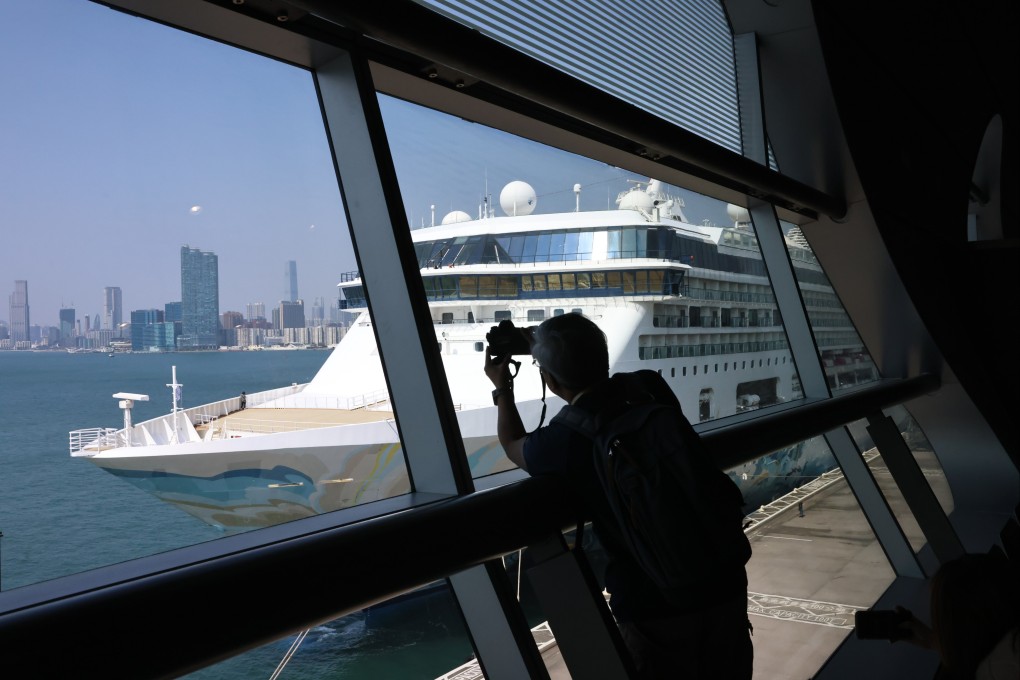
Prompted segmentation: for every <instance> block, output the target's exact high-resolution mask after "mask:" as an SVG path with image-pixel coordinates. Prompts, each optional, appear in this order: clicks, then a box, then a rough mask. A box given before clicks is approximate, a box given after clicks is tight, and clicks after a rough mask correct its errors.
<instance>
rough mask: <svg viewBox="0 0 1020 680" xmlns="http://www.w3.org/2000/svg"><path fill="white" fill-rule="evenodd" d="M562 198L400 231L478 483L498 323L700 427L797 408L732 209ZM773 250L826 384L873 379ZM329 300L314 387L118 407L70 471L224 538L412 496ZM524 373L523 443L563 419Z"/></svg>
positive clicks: (807, 447) (378, 377)
mask: <svg viewBox="0 0 1020 680" xmlns="http://www.w3.org/2000/svg"><path fill="white" fill-rule="evenodd" d="M574 191H575V193H576V194H577V209H576V210H575V211H572V212H560V213H554V214H541V213H540V212H538V211H537V210H536V208H537V203H538V197H537V195H536V193H535V190H534V189H533V188H532V187H531V186H530V185H529V184H527V183H526V182H523V181H514V182H511V183H509V184H507V185H506V186H505V187H504V188H503V190H502V191H501V193H500V195H499V199H498V201H499V205H500V208H501V210H502V213H503V214H501V215H499V216H497V214H496V210H495V206H494V201H492V200H491V199H488V198H487V199H486V200H484V201H483V203H482V205H481V206H480V207H479V209H478V214H477V216H475V217H472V216H471V215H469V214H468V213H466V212H463V211H453V212H451V213H449V214H447V215H446V216H445V217H443V218H442V220H441V221H440V223H439V224H433V225H432V226H427V227H423V228H419V229H415V230H413V231H412V237H413V241H414V245H415V250H416V253H417V257H418V262H419V266H420V269H421V276H422V279H423V283H424V288H425V294H426V296H427V298H428V301H429V308H430V309H431V312H432V319H433V324H434V328H435V334H436V346H437V350H438V351H439V352H440V353H441V355H442V359H443V364H444V366H445V370H446V374H447V378H448V383H449V386H450V392H451V396H452V399H453V403H454V405H455V408H456V411H457V418H458V422H459V426H460V431H461V434H462V436H463V439H464V445H465V451H466V453H467V456H468V459H469V463H470V467H471V470H472V474H473V476H474V477H476V478H477V477H480V476H484V475H487V474H491V473H495V472H499V471H502V470H506V469H509V468H511V467H512V463H510V462H509V461H508V459H507V458H506V457H505V455H504V454H503V451H502V448H501V447H500V445H499V443H498V440H497V439H496V435H495V424H496V413H495V407H494V406H493V405H492V399H491V394H490V392H491V388H492V386H491V384H489V382H488V380H486V379H485V376H484V374H483V372H482V365H483V362H484V351H485V347H486V339H485V336H486V333H487V332H488V331H489V330H490V329H491V328H492V327H493V326H494V325H495V324H498V323H499V322H500V321H502V320H504V319H509V320H510V321H512V322H513V323H514V324H515V325H517V326H528V325H536V324H539V323H541V322H542V320H543V319H546V318H549V317H551V316H555V315H560V314H571V313H578V314H584V315H586V316H588V317H589V318H591V319H593V320H594V321H595V322H596V323H597V324H598V325H599V326H600V327H601V328H602V329H603V330H604V331H605V333H606V336H607V341H608V345H609V355H610V365H611V370H612V371H613V372H618V371H632V370H637V369H645V368H647V369H653V370H657V371H659V373H660V374H662V376H663V377H664V378H665V379H666V381H667V382H668V383H669V384H670V385H671V386H672V388H673V389H674V391H675V392H676V394H677V396H678V397H679V399H680V403H681V405H682V407H683V409H684V412H685V413H686V414H687V416H688V418H690V420H691V421H692V422H694V423H697V422H702V421H706V420H711V419H714V418H718V417H722V416H727V415H732V414H735V413H739V412H741V411H745V410H751V409H757V408H760V407H763V406H767V405H770V404H775V403H778V402H783V401H787V400H791V399H798V398H801V397H802V393H801V389H800V385H799V381H798V377H797V369H796V367H795V366H794V364H793V361H792V357H791V353H790V351H789V348H788V344H787V340H786V335H785V333H784V330H783V327H782V322H781V319H780V318H779V314H778V312H777V307H776V304H775V299H774V295H773V293H772V289H771V287H770V284H769V278H768V274H767V272H766V270H765V266H764V263H763V261H762V258H761V255H760V252H759V248H758V244H757V241H756V238H755V234H754V231H753V229H752V228H751V225H750V220H749V217H748V214H747V212H746V210H744V209H743V208H738V207H737V206H729V208H728V215H729V217H730V218H731V219H732V224H730V225H728V226H723V227H720V226H715V225H711V224H700V225H698V224H692V223H691V222H689V221H688V220H687V218H686V216H685V215H684V208H685V205H684V202H683V200H682V198H681V197H680V196H678V195H676V194H674V193H671V192H670V191H667V188H666V187H665V186H663V185H662V183H660V182H659V181H656V180H654V179H653V180H649V181H647V182H632V186H630V187H629V188H628V189H627V190H625V191H622V192H621V193H620V194H619V196H618V197H617V200H616V209H612V210H598V211H582V210H581V209H580V191H581V187H580V186H579V185H575V186H574ZM433 221H435V219H434V218H433ZM786 240H787V246H788V250H789V252H790V256H791V261H792V262H793V264H794V267H795V271H796V272H797V278H798V281H799V283H800V286H801V289H802V295H803V296H804V299H805V302H806V304H807V305H808V307H809V309H811V310H813V316H812V319H813V323H814V325H815V326H816V328H815V332H816V333H820V334H821V335H820V336H819V337H818V344H819V347H821V348H823V352H824V354H823V358H822V360H823V363H824V364H825V367H826V372H827V377H828V380H829V381H830V385H831V386H832V387H833V388H839V387H843V386H846V385H852V384H857V383H860V382H867V381H870V380H873V379H874V378H875V377H876V371H875V367H874V365H873V364H872V363H871V360H870V358H869V357H868V356H867V355H866V353H864V352H863V349H862V347H861V344H860V341H859V340H858V339H857V337H856V334H855V333H853V332H852V327H851V326H850V324H849V321H848V320H847V319H846V318H845V314H843V313H842V309H841V307H839V305H838V301H837V300H836V298H835V295H834V293H833V291H832V288H831V286H829V284H828V281H827V280H826V279H825V276H824V274H823V273H822V270H821V267H820V266H819V265H818V263H817V261H816V260H815V258H814V256H813V254H812V253H811V251H810V249H809V248H808V246H807V243H806V241H805V240H804V239H803V238H802V237H800V236H799V232H798V231H797V230H796V228H794V229H792V230H791V231H790V232H789V233H788V234H787V236H786ZM339 289H340V292H341V295H342V300H341V306H343V307H344V308H346V309H347V310H348V311H357V312H360V314H359V315H358V317H357V319H356V321H355V322H354V323H353V324H352V326H351V328H350V329H349V331H348V332H347V334H346V335H345V336H344V338H343V339H342V341H341V342H340V343H339V344H338V345H337V346H336V347H335V348H334V349H333V351H332V353H331V354H330V356H329V357H328V359H327V360H326V362H325V363H324V364H323V366H322V368H321V369H320V370H319V372H318V373H317V374H316V375H315V377H314V378H313V379H312V380H311V381H310V382H309V383H307V384H304V385H292V386H289V387H283V388H281V389H278V390H271V391H268V392H261V393H252V394H247V395H246V403H245V404H244V405H243V407H242V404H241V403H240V401H239V399H237V398H234V399H228V400H224V401H220V402H216V403H210V404H205V405H202V406H198V407H194V408H189V409H176V408H175V409H174V410H173V412H171V413H169V414H166V415H164V416H162V417H160V418H156V419H153V420H149V421H146V422H142V423H138V424H133V423H131V422H130V407H131V397H132V395H129V394H124V395H114V396H120V397H121V398H122V399H123V401H122V402H121V406H122V408H125V409H126V411H125V413H126V419H125V427H124V428H122V429H120V430H114V429H110V428H90V429H84V430H76V431H74V432H71V433H70V449H71V455H72V456H76V457H83V458H85V459H87V460H89V461H91V462H92V463H93V464H95V465H98V466H99V467H101V468H103V469H104V470H106V471H107V472H109V473H111V474H113V475H115V476H117V477H119V478H121V479H123V480H125V481H127V482H130V483H131V484H134V485H136V486H137V487H139V488H141V489H143V490H145V491H147V492H150V493H152V494H154V495H155V496H157V497H158V498H160V499H161V500H163V501H165V502H168V503H171V504H173V505H175V506H177V507H178V508H180V509H182V510H184V511H185V512H188V513H190V514H192V515H194V516H195V517H197V518H199V519H201V520H202V521H204V522H207V523H209V524H211V525H214V526H217V527H220V528H222V529H224V530H235V529H247V528H255V527H263V526H269V525H273V524H277V523H279V522H284V521H288V520H293V519H298V518H301V517H307V516H310V515H314V514H319V513H324V512H329V511H332V510H337V509H340V508H345V507H350V506H353V505H357V504H360V503H365V502H368V501H373V500H377V499H381V498H386V497H390V496H394V495H398V494H402V493H406V492H408V491H410V490H411V486H410V481H409V477H408V474H407V470H406V468H405V466H404V458H403V455H402V452H401V444H400V439H399V435H398V430H397V426H396V421H395V416H394V413H393V409H392V407H391V405H390V401H389V394H388V392H387V387H386V381H385V377H384V373H383V369H382V366H381V363H380V360H379V354H378V350H377V346H376V339H375V334H374V330H373V328H372V318H371V315H370V313H369V312H368V308H367V303H366V295H365V290H364V287H363V285H362V280H361V277H360V274H359V273H358V272H351V273H348V274H344V275H343V276H341V281H340V283H339ZM816 320H817V321H816ZM521 364H522V365H521V367H520V373H519V375H518V376H517V378H516V379H515V393H516V398H517V402H518V404H519V407H520V411H521V415H522V418H523V419H524V423H525V426H526V427H528V428H529V429H532V428H534V427H536V426H538V424H539V423H540V422H541V418H542V417H543V415H542V414H543V406H544V405H545V406H546V414H545V417H546V418H551V417H552V416H553V415H554V414H555V413H556V411H557V410H558V408H559V407H560V406H561V405H562V402H561V401H560V400H559V399H558V398H557V397H555V396H552V395H546V394H544V391H543V389H542V382H541V379H540V377H539V373H538V370H537V368H536V367H534V366H533V365H532V364H531V362H530V361H527V360H524V361H522V362H521ZM172 384H176V376H174V377H173V383H172ZM238 387H239V388H243V386H238ZM545 422H548V420H546V421H545ZM833 466H834V462H833V460H832V458H831V456H830V454H829V451H828V448H827V447H826V446H825V445H824V443H823V442H822V441H821V440H820V439H816V440H809V441H808V442H807V443H801V444H798V445H797V446H795V447H792V448H789V449H783V450H780V451H777V452H775V453H773V454H771V455H769V456H767V457H766V458H763V459H758V460H755V461H752V462H749V463H746V464H744V465H743V466H741V467H740V468H737V469H733V470H730V471H729V474H730V475H732V476H733V478H734V479H735V480H736V481H737V483H738V484H739V485H740V486H741V488H742V490H743V491H744V496H745V500H746V501H747V503H748V507H749V509H751V508H756V507H758V505H760V504H762V503H767V502H768V501H770V500H772V499H773V498H775V497H777V496H778V495H781V494H782V493H785V492H786V491H789V490H790V489H791V488H793V487H795V486H798V485H800V484H803V483H804V482H805V481H807V480H810V479H811V478H813V477H815V476H817V475H819V474H821V473H823V472H825V471H826V470H828V469H830V468H831V467H833Z"/></svg>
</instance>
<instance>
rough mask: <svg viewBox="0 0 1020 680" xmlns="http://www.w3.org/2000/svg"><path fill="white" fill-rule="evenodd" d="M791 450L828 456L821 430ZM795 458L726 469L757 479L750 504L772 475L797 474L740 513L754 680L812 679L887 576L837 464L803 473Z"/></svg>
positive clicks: (805, 455) (888, 568) (888, 581)
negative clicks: (790, 486) (777, 465)
mask: <svg viewBox="0 0 1020 680" xmlns="http://www.w3.org/2000/svg"><path fill="white" fill-rule="evenodd" d="M798 448H799V449H800V451H801V452H802V458H801V460H802V461H810V460H817V461H822V460H825V459H828V460H829V461H830V463H831V455H829V453H828V448H827V446H826V445H825V440H824V439H822V438H821V437H818V438H815V439H811V440H808V441H807V442H803V443H801V444H799V445H798V446H796V447H793V449H794V450H796V449H798ZM769 459H770V457H766V458H764V459H762V460H769ZM780 460H782V458H781V457H780ZM801 464H802V463H800V462H798V461H796V460H793V459H791V460H790V461H789V466H788V467H787V468H786V469H785V470H771V469H769V466H768V465H760V464H759V462H756V463H751V464H748V465H746V466H743V467H742V468H738V469H736V470H731V471H730V474H731V475H732V476H734V477H735V478H736V479H737V480H743V478H744V476H745V475H746V476H747V480H752V479H759V480H760V482H758V483H756V484H754V485H753V487H752V491H751V495H745V499H746V500H749V501H752V502H751V503H749V506H751V507H754V506H756V505H757V503H758V502H759V499H761V498H768V497H770V496H771V495H772V493H773V492H772V491H771V490H768V487H769V485H770V484H771V483H772V482H773V481H779V480H782V479H783V478H784V477H787V476H788V477H790V478H793V479H797V480H799V482H798V488H796V489H795V490H793V491H791V492H790V493H788V494H786V495H783V496H779V497H777V498H776V500H775V502H771V503H768V502H766V503H764V504H763V505H760V506H758V507H757V509H756V510H753V511H752V512H751V513H750V514H749V515H748V517H747V519H748V520H749V521H750V522H751V524H750V526H748V527H747V529H746V532H747V534H748V537H749V538H750V539H751V547H752V554H751V560H750V562H748V565H747V576H748V602H747V605H748V612H749V613H750V614H751V624H752V625H753V626H754V636H753V638H752V639H753V641H754V649H755V658H754V677H755V678H761V679H762V680H765V679H766V678H807V677H812V676H813V675H814V674H815V672H816V671H817V670H818V668H819V667H820V666H821V665H822V664H823V663H824V662H825V661H826V659H827V658H828V657H829V656H830V655H831V654H832V653H833V652H834V651H835V650H836V648H837V647H838V646H839V645H840V644H841V643H842V642H843V640H844V639H846V637H847V636H848V635H850V634H851V632H852V630H853V626H854V613H855V612H856V611H859V610H861V609H868V608H869V607H871V606H872V605H873V604H874V603H875V602H876V601H877V600H878V598H879V597H880V596H881V595H882V594H883V593H884V592H885V590H886V589H887V588H888V587H889V585H890V584H891V583H892V581H893V579H894V578H895V573H894V572H893V570H892V567H891V566H890V565H889V563H888V561H887V559H886V557H885V553H884V552H883V550H882V548H881V546H880V545H879V543H878V539H877V538H875V535H874V533H873V532H872V530H871V527H870V525H869V524H868V521H867V519H866V518H865V516H864V513H863V512H862V511H861V509H860V506H859V505H858V504H857V501H856V499H855V497H854V495H853V493H852V492H851V491H850V488H849V487H848V486H847V484H846V480H845V479H844V478H843V476H842V474H841V473H840V472H839V471H838V469H836V470H833V471H830V472H826V473H825V474H823V475H821V476H816V477H814V478H813V479H810V477H811V472H814V471H816V470H817V469H820V468H815V470H812V471H811V472H808V469H809V468H807V467H806V468H804V469H803V470H798V467H799V466H800V465H801ZM821 467H824V465H822V466H821ZM805 473H807V474H805ZM747 480H744V481H745V482H746V481H747ZM755 488H756V489H757V490H758V491H757V492H755V491H754V490H753V489H755Z"/></svg>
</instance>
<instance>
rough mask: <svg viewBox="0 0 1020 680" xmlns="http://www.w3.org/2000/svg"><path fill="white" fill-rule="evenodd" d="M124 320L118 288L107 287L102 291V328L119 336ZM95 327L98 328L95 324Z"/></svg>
mask: <svg viewBox="0 0 1020 680" xmlns="http://www.w3.org/2000/svg"><path fill="white" fill-rule="evenodd" d="M123 320H124V307H123V304H122V302H121V295H120V287H119V286H107V287H106V288H104V289H103V328H109V329H110V330H112V331H114V335H116V336H118V337H119V336H120V324H121V322H122V321H123ZM96 326H99V324H98V323H97V324H96Z"/></svg>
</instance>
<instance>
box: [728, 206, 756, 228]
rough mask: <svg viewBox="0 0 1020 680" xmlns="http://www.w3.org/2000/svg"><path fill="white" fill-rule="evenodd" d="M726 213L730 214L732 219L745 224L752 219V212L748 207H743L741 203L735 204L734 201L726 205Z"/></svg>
mask: <svg viewBox="0 0 1020 680" xmlns="http://www.w3.org/2000/svg"><path fill="white" fill-rule="evenodd" d="M726 214H727V215H729V216H730V219H731V220H733V221H734V222H735V223H737V224H744V223H747V222H750V221H751V213H749V212H747V208H742V207H740V206H739V205H733V204H732V203H730V204H728V205H727V206H726Z"/></svg>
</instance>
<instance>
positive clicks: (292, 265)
mask: <svg viewBox="0 0 1020 680" xmlns="http://www.w3.org/2000/svg"><path fill="white" fill-rule="evenodd" d="M284 276H285V277H286V279H287V297H285V298H284V300H286V301H287V302H297V300H298V292H297V262H295V261H294V260H287V270H286V271H285V272H284Z"/></svg>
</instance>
